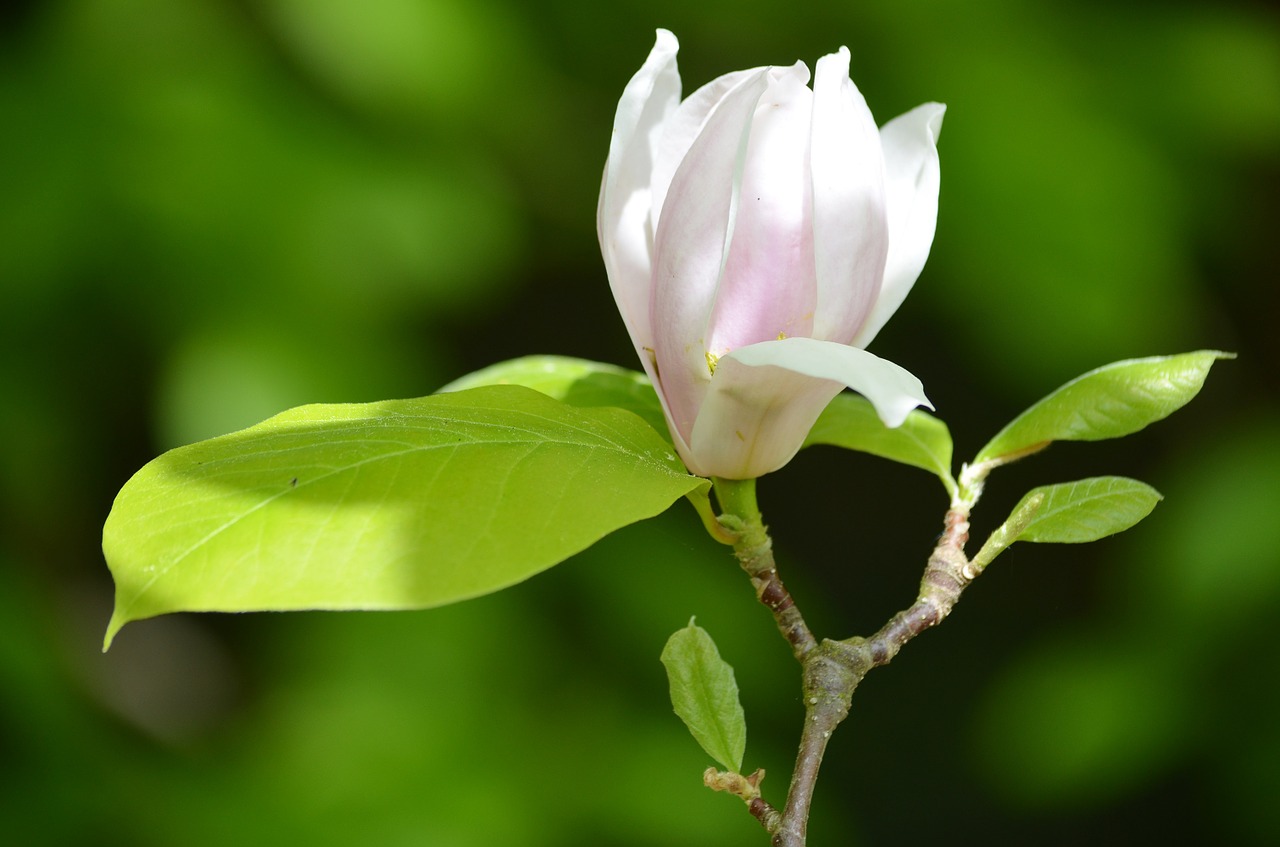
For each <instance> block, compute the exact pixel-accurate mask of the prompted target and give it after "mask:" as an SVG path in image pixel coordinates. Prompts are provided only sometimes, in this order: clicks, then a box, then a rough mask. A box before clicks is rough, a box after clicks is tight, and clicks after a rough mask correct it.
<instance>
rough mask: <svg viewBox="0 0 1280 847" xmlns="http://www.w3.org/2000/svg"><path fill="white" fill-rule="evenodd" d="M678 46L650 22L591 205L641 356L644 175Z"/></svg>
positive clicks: (645, 273) (648, 257) (645, 287)
mask: <svg viewBox="0 0 1280 847" xmlns="http://www.w3.org/2000/svg"><path fill="white" fill-rule="evenodd" d="M678 49H679V44H678V43H677V41H676V37H675V36H674V35H672V34H671V33H670V32H668V31H666V30H664V29H660V30H658V33H657V39H656V41H655V43H654V46H653V50H652V51H651V52H650V53H649V57H648V58H647V59H646V60H645V63H644V65H643V66H642V67H641V68H640V70H639V71H637V72H636V75H635V76H633V77H632V78H631V81H630V82H628V83H627V87H626V88H625V89H624V90H623V92H622V99H621V100H619V102H618V111H617V114H616V116H615V117H614V122H613V137H612V139H611V140H610V142H609V158H608V161H607V162H606V163H605V171H604V180H603V185H602V186H601V189H600V204H599V207H598V209H597V213H596V227H597V233H598V235H599V237H600V250H601V253H602V254H603V256H604V262H605V270H606V271H607V273H608V276H609V286H610V287H611V288H612V289H613V296H614V299H615V300H616V301H617V304H618V311H619V312H621V314H622V320H623V322H624V323H625V324H626V326H627V332H628V333H630V335H631V340H632V343H634V344H635V346H636V349H637V351H638V352H640V354H641V359H642V360H647V358H648V356H647V354H646V353H644V351H643V348H646V347H648V348H652V347H653V339H652V331H651V329H650V325H649V288H650V280H651V278H652V253H653V232H652V228H651V226H650V222H649V209H650V179H651V177H652V173H653V162H654V158H655V156H656V152H657V146H658V142H659V140H660V139H661V136H662V132H663V124H664V123H665V121H666V120H667V118H668V117H669V116H670V115H671V114H672V112H674V111H675V109H676V106H677V105H678V104H679V102H680V74H679V71H678V70H677V67H676V51H677V50H678ZM648 368H649V363H648V362H647V361H646V369H648ZM650 376H653V374H650Z"/></svg>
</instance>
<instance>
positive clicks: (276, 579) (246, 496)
mask: <svg viewBox="0 0 1280 847" xmlns="http://www.w3.org/2000/svg"><path fill="white" fill-rule="evenodd" d="M707 484H708V483H707V481H706V480H703V479H699V478H697V477H692V476H689V475H688V474H687V473H686V472H685V470H684V468H683V466H682V465H681V464H680V462H679V460H678V459H677V458H676V457H675V455H674V454H673V453H672V452H671V449H670V447H669V445H667V444H666V443H664V442H663V441H662V439H660V438H659V437H658V436H657V435H655V434H654V432H653V430H652V429H650V427H649V426H648V425H646V424H645V423H644V422H643V421H641V420H640V419H639V418H637V417H636V416H634V415H632V414H630V413H628V412H625V411H622V410H619V409H608V408H606V409H577V408H573V407H571V406H567V405H565V404H563V403H560V402H558V401H556V400H553V399H551V398H549V397H546V396H545V395H543V394H540V393H538V392H536V391H531V390H529V389H527V388H523V387H519V386H494V387H487V388H478V389H474V390H471V391H462V392H458V393H453V394H445V395H435V396H431V397H425V398H421V399H417V400H391V401H386V402H382V403H370V404H364V405H337V406H303V407H301V408H298V409H293V410H291V411H288V412H285V413H283V414H281V415H277V416H276V417H274V418H271V419H270V420H267V421H265V422H263V423H261V424H258V425H257V426H254V427H251V428H249V429H246V430H243V431H241V432H237V433H233V434H231V435H225V436H222V437H219V438H214V439H211V440H209V441H203V442H200V443H198V444H193V445H190V446H187V447H180V448H178V449H176V450H172V451H170V452H168V453H166V454H164V455H163V456H161V457H160V458H158V459H155V460H154V461H152V462H151V463H149V464H148V465H146V467H144V468H143V469H142V470H140V471H138V473H137V474H136V475H134V477H133V478H132V479H131V480H129V482H128V483H126V484H125V486H124V488H123V489H122V490H121V491H120V494H119V495H118V496H117V498H116V502H115V505H114V507H113V509H112V511H111V514H110V516H109V517H108V518H107V522H106V526H105V527H104V530H103V550H104V552H105V553H106V557H107V563H108V565H109V566H110V567H111V571H112V575H113V576H114V577H115V581H116V608H115V612H114V614H113V615H112V618H111V622H110V624H109V626H108V630H107V643H108V644H109V643H110V641H111V638H112V637H113V636H114V635H115V633H116V632H117V631H118V630H119V629H120V627H122V626H123V625H124V624H125V623H127V622H128V621H132V620H138V619H141V618H147V617H152V616H154V615H159V614H163V613H166V612H174V611H250V610H262V609H280V610H284V609H419V608H425V607H430V606H437V605H441V604H444V603H449V602H453V601H456V600H462V599H465V598H468V597H474V596H476V595H480V594H485V593H487V592H491V591H495V590H497V589H499V588H503V587H505V586H508V585H511V584H513V583H516V582H519V581H520V580H523V579H525V578H527V577H529V576H531V575H533V574H535V573H538V572H539V571H542V570H545V569H546V568H548V567H550V566H552V565H554V564H556V563H558V562H560V561H562V560H564V559H565V558H567V557H568V556H570V555H572V554H573V553H576V552H578V551H579V550H582V549H583V548H585V547H587V546H589V545H590V544H592V543H593V542H595V541H596V540H597V539H599V538H601V537H602V536H604V535H606V534H608V533H609V532H612V531H613V530H615V529H618V528H619V527H622V526H625V525H626V524H629V523H632V522H634V521H638V520H641V519H643V518H648V517H651V516H653V515H656V514H658V513H660V512H662V511H663V510H665V509H666V508H667V507H668V506H670V505H671V503H673V502H674V501H675V500H677V499H678V498H680V497H681V496H683V495H685V494H688V493H689V492H691V491H694V490H695V489H697V488H698V487H700V486H705V485H707Z"/></svg>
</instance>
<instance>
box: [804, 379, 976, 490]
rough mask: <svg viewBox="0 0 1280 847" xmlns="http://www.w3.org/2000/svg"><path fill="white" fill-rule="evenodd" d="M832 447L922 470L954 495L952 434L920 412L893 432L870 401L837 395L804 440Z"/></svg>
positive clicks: (848, 395)
mask: <svg viewBox="0 0 1280 847" xmlns="http://www.w3.org/2000/svg"><path fill="white" fill-rule="evenodd" d="M814 444H830V445H833V446H835V447H843V448H845V449H847V450H858V451H860V452H863V453H871V454H872V455H875V456H880V457H881V458H885V459H890V460H892V461H894V462H901V463H903V464H904V465H911V466H912V467H916V468H921V469H922V470H926V471H929V472H930V473H933V474H935V475H937V477H938V478H939V479H941V480H942V484H943V485H945V486H946V487H947V491H948V493H954V491H955V481H954V480H953V479H952V477H951V433H950V432H949V431H948V430H947V425H946V424H945V423H943V422H942V421H940V420H938V419H937V418H935V417H934V416H933V415H930V414H928V413H927V412H922V411H920V410H919V409H916V410H914V411H913V412H911V414H909V415H907V419H906V421H905V422H904V423H903V424H902V426H900V427H897V428H894V429H890V428H889V427H887V426H885V425H884V422H883V421H881V420H880V416H879V415H877V414H876V410H875V407H874V406H872V405H871V401H870V400H868V399H867V398H865V397H862V396H860V395H857V394H851V393H848V392H846V393H843V394H838V395H836V398H835V399H834V400H832V401H831V403H830V404H829V405H828V406H827V408H826V409H825V410H823V412H822V414H821V415H819V416H818V420H817V423H815V424H814V425H813V429H811V430H810V431H809V437H808V438H806V439H805V442H804V445H805V446H806V447H808V446H811V445H814Z"/></svg>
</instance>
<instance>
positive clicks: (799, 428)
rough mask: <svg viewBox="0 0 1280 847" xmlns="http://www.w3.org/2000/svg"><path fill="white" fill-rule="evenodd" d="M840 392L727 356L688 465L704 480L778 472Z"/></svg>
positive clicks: (701, 415) (836, 386) (826, 383)
mask: <svg viewBox="0 0 1280 847" xmlns="http://www.w3.org/2000/svg"><path fill="white" fill-rule="evenodd" d="M743 349H746V348H743ZM842 388H844V386H843V385H842V384H841V383H839V382H837V381H834V380H829V379H816V378H814V377H808V376H803V375H800V374H797V373H795V372H793V371H790V370H784V369H783V368H776V367H752V366H750V365H745V364H743V363H741V362H738V361H735V360H734V359H733V358H732V357H725V358H724V359H721V360H720V364H719V366H718V367H717V368H716V374H715V377H714V378H713V379H712V380H711V390H710V391H708V392H707V396H706V399H705V401H704V402H703V405H702V408H701V409H700V410H699V412H698V420H697V422H696V423H695V424H694V427H693V436H692V438H691V441H690V447H689V454H690V455H688V456H686V457H685V463H686V464H687V465H688V466H689V469H690V470H691V471H693V472H694V473H696V474H698V475H700V476H718V477H724V478H725V479H754V478H755V477H758V476H763V475H765V474H767V473H770V472H772V471H776V470H777V469H778V468H780V467H782V466H783V465H785V464H786V463H787V462H789V461H791V458H792V457H793V456H795V454H796V451H798V450H799V449H800V445H801V444H803V443H804V439H805V436H806V435H808V433H809V430H810V429H812V428H813V423H814V421H816V420H817V419H818V415H819V414H821V413H822V410H823V409H825V408H826V407H827V404H828V403H830V402H831V398H832V397H835V396H836V395H837V394H839V393H840V390H841V389H842Z"/></svg>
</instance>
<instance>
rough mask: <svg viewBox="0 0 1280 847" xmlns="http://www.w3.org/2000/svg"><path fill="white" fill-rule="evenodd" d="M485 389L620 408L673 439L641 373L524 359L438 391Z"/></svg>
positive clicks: (561, 359) (563, 359)
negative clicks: (527, 391) (507, 388)
mask: <svg viewBox="0 0 1280 847" xmlns="http://www.w3.org/2000/svg"><path fill="white" fill-rule="evenodd" d="M482 385H523V386H524V387H525V388H532V389H533V390H534V391H541V392H542V393H543V394H546V395H547V396H548V397H554V398H555V399H557V400H559V401H561V402H562V403H568V404H569V405H570V406H576V407H578V408H581V409H594V408H598V407H601V406H616V407H618V408H620V409H626V410H627V411H629V412H634V413H635V414H637V415H639V416H640V417H641V418H643V419H644V420H645V421H646V422H647V423H648V424H649V426H651V427H653V428H654V429H655V430H657V432H658V434H659V435H661V436H662V437H663V438H665V439H667V441H670V440H671V435H670V433H669V432H668V431H667V422H666V419H665V418H664V417H663V415H662V404H661V403H660V402H659V400H658V394H657V392H656V391H654V390H653V385H652V384H651V383H650V382H649V378H648V377H646V376H645V375H644V374H642V373H638V372H637V371H631V370H627V369H626V368H619V367H617V366H615V365H607V364H604V363H603V362H593V361H591V360H589V359H574V358H571V357H568V356H524V357H522V358H519V359H508V360H507V361H505V362H498V363H497V364H494V365H490V366H489V367H487V368H484V369H483V370H478V371H475V372H474V373H469V374H467V375H466V376H463V377H459V378H458V379H455V380H454V381H453V382H451V383H449V384H448V385H446V386H444V387H443V388H441V389H440V391H439V393H442V394H443V393H445V392H450V391H461V390H463V389H466V388H477V387H479V386H482Z"/></svg>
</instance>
